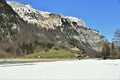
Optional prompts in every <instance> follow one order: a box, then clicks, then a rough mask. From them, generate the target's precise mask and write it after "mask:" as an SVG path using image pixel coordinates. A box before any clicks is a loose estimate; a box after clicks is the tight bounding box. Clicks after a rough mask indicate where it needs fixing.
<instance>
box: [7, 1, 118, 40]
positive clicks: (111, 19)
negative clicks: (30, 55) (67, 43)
mask: <svg viewBox="0 0 120 80" xmlns="http://www.w3.org/2000/svg"><path fill="white" fill-rule="evenodd" d="M7 1H13V0H7ZM14 1H18V2H21V3H23V4H30V5H31V6H33V7H34V8H36V9H38V10H42V11H48V12H52V13H56V14H63V15H65V16H74V17H78V18H81V19H83V20H84V21H85V22H86V24H87V26H88V27H90V28H92V29H96V30H98V31H100V33H102V34H103V35H104V36H105V37H106V38H107V39H108V40H109V41H111V40H112V38H113V36H114V32H115V30H116V29H117V28H120V0H14Z"/></svg>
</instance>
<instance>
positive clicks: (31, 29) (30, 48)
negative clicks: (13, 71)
mask: <svg viewBox="0 0 120 80" xmlns="http://www.w3.org/2000/svg"><path fill="white" fill-rule="evenodd" d="M0 4H2V5H4V6H0V8H1V11H0V12H1V14H4V15H0V17H1V21H3V23H2V22H1V23H0V27H1V26H4V27H3V28H2V27H1V30H2V31H3V33H7V34H6V35H5V36H4V35H3V33H2V32H1V33H0V39H1V42H0V47H2V48H1V50H0V53H1V54H2V53H3V52H4V53H7V54H12V55H16V56H20V55H21V56H23V55H25V54H31V53H33V52H37V51H41V50H46V48H47V49H50V48H52V47H54V48H56V47H57V48H63V47H64V49H67V50H71V48H74V47H77V48H78V49H79V53H81V51H82V50H83V51H85V52H86V54H87V55H89V56H91V57H96V56H98V55H100V54H99V52H101V50H102V46H103V42H104V41H106V38H105V37H104V36H103V35H102V34H100V33H99V32H98V31H96V30H92V29H90V28H88V27H87V26H86V24H85V22H84V21H83V20H82V19H78V18H75V17H64V16H63V15H59V14H53V13H49V12H43V11H38V10H36V9H34V8H32V7H31V6H29V5H27V6H25V5H23V4H18V3H15V2H14V7H12V5H13V4H11V3H10V2H9V3H8V4H9V5H10V6H11V7H12V8H13V9H12V8H10V6H9V5H8V4H6V3H5V2H4V3H3V2H0ZM15 4H17V5H15ZM16 6H18V7H16ZM9 9H10V10H9ZM13 10H14V11H13ZM9 12H11V13H10V14H11V15H8V13H9ZM6 19H7V20H6ZM6 37H7V38H6ZM4 40H6V42H5V41H4ZM4 45H5V46H4ZM2 55H3V54H2Z"/></svg>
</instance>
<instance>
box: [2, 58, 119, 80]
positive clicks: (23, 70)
mask: <svg viewBox="0 0 120 80" xmlns="http://www.w3.org/2000/svg"><path fill="white" fill-rule="evenodd" d="M0 80H120V60H97V59H89V60H73V61H56V62H36V63H19V64H1V65H0Z"/></svg>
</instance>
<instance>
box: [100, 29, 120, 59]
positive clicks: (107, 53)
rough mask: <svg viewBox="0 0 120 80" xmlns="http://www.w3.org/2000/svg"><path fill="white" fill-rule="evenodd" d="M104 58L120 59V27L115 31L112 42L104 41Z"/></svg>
mask: <svg viewBox="0 0 120 80" xmlns="http://www.w3.org/2000/svg"><path fill="white" fill-rule="evenodd" d="M102 58H103V59H107V58H112V59H120V29H117V30H116V31H115V33H114V38H113V40H112V43H109V42H107V41H105V42H104V43H103V48H102Z"/></svg>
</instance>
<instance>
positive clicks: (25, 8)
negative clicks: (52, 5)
mask: <svg viewBox="0 0 120 80" xmlns="http://www.w3.org/2000/svg"><path fill="white" fill-rule="evenodd" d="M8 4H9V5H10V6H11V7H12V8H13V9H14V11H15V12H17V13H18V15H19V16H20V17H21V18H23V19H24V20H25V21H27V22H28V23H31V24H36V25H37V26H38V27H45V28H51V29H54V28H55V26H61V25H62V22H61V18H64V19H68V20H69V21H70V23H71V24H72V22H76V23H77V25H78V26H83V27H86V25H85V22H84V21H83V20H82V19H78V18H75V17H67V16H66V17H65V16H62V15H60V16H61V17H58V16H57V14H56V15H55V14H54V15H55V16H54V17H53V16H52V17H51V16H50V15H51V14H52V13H50V12H43V11H40V10H36V9H34V8H33V7H32V6H31V5H28V4H27V5H24V4H21V3H19V2H9V3H8Z"/></svg>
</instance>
